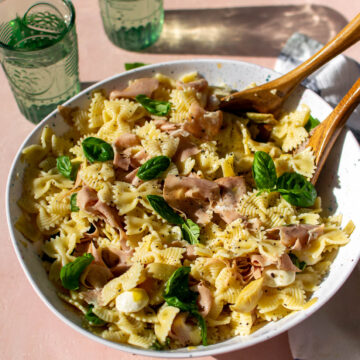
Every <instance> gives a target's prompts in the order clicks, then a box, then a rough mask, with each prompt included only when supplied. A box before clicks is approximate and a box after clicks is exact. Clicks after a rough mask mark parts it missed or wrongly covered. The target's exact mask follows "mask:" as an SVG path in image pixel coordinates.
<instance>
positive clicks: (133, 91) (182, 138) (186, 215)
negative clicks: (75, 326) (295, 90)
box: [15, 73, 354, 350]
mask: <svg viewBox="0 0 360 360" xmlns="http://www.w3.org/2000/svg"><path fill="white" fill-rule="evenodd" d="M230 91H231V90H230V89H228V88H227V87H226V86H224V87H214V86H209V84H208V82H207V81H206V79H203V78H200V77H199V76H198V74H197V73H191V74H187V75H185V76H184V77H183V78H182V79H180V80H178V81H177V80H175V79H172V78H170V77H167V76H164V75H162V74H156V75H155V76H154V77H152V78H140V79H136V80H134V81H132V82H130V83H129V84H128V86H127V87H126V88H125V89H118V90H113V91H112V92H110V94H105V93H104V92H103V91H95V92H93V93H92V95H91V101H90V105H89V108H87V109H71V108H64V107H63V108H61V109H60V112H61V114H62V115H63V117H64V119H65V120H66V121H67V123H68V124H69V126H70V127H69V130H68V131H67V132H66V133H65V134H63V135H62V136H58V135H56V134H55V133H54V132H53V131H52V130H51V128H49V127H46V126H45V127H44V129H43V131H42V135H41V140H40V143H39V144H35V145H31V146H29V147H27V148H25V149H24V150H23V154H22V157H23V159H24V160H25V161H26V162H27V163H28V166H27V168H26V171H25V175H24V179H23V194H22V196H21V198H20V200H19V202H18V204H19V206H20V207H21V209H22V210H23V214H22V216H21V217H20V218H19V220H18V221H17V223H16V224H15V226H16V228H17V229H18V230H19V231H20V232H21V233H22V234H23V235H24V236H25V237H26V238H27V239H28V240H29V241H31V242H33V243H34V244H36V245H38V248H39V249H40V256H41V259H42V261H43V264H44V267H45V269H46V271H47V272H48V274H49V279H50V280H51V281H52V282H53V283H54V284H55V285H56V287H57V289H58V295H59V297H60V298H61V299H63V300H64V301H66V302H67V303H68V304H70V305H71V306H73V307H75V308H77V309H78V311H79V312H80V313H82V314H83V319H84V321H83V324H84V327H86V328H87V329H89V330H90V331H91V332H93V333H95V334H97V335H98V336H101V337H103V338H105V339H108V340H111V341H115V342H121V343H127V344H131V345H134V346H138V347H142V348H152V349H156V350H162V349H174V348H179V347H184V346H197V345H204V346H206V345H208V344H214V343H217V342H220V341H223V340H225V339H228V338H230V337H234V336H238V335H240V336H247V335H249V334H250V333H252V332H254V331H256V330H257V329H259V328H260V327H262V326H264V325H266V324H267V323H268V322H271V321H276V320H278V319H281V318H283V317H285V316H287V315H289V314H290V313H292V312H295V311H299V310H302V309H306V308H307V307H309V306H311V305H312V304H313V303H314V302H315V301H316V298H311V294H312V292H313V291H314V290H315V289H316V288H317V286H318V285H319V283H320V282H321V280H322V278H323V276H324V275H325V274H326V273H327V271H328V269H329V267H330V265H331V262H332V260H333V259H334V257H335V256H336V252H337V250H338V248H339V247H340V246H343V245H345V244H346V243H347V242H348V241H349V236H350V234H351V232H352V231H353V229H354V224H353V223H352V222H349V223H348V224H347V225H346V226H345V227H344V228H342V229H341V227H340V226H341V216H340V215H337V216H330V217H324V216H322V209H321V199H320V198H319V197H318V196H317V192H316V189H315V187H314V186H313V185H312V184H311V183H310V182H309V180H310V179H311V177H312V174H313V172H314V169H315V165H314V156H313V153H312V151H311V150H309V149H305V150H303V151H301V152H297V151H295V150H296V149H297V147H298V146H299V145H300V144H301V143H303V142H304V141H305V140H306V139H307V138H308V136H309V132H310V131H311V129H312V128H313V127H314V126H316V125H317V120H316V119H314V118H313V117H312V116H311V114H310V109H309V107H308V106H307V105H305V104H303V105H302V107H301V108H300V109H299V110H296V111H293V112H288V113H285V112H283V113H281V114H280V115H279V116H277V117H274V116H273V115H272V114H260V113H255V112H246V113H243V114H242V115H241V116H237V115H234V114H230V113H226V112H223V111H221V110H219V99H220V98H221V97H222V96H224V95H227V94H229V93H230Z"/></svg>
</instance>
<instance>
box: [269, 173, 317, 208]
mask: <svg viewBox="0 0 360 360" xmlns="http://www.w3.org/2000/svg"><path fill="white" fill-rule="evenodd" d="M276 191H278V192H279V193H280V194H281V195H282V197H283V198H284V199H285V200H286V201H287V202H288V203H290V204H291V205H295V206H301V207H310V206H313V205H314V203H315V200H316V197H317V192H316V189H315V187H314V185H313V184H311V182H309V181H307V180H306V179H305V177H304V176H302V175H300V174H297V173H289V172H286V173H284V174H282V175H281V176H280V177H279V178H278V180H277V185H276Z"/></svg>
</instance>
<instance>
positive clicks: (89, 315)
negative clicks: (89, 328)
mask: <svg viewBox="0 0 360 360" xmlns="http://www.w3.org/2000/svg"><path fill="white" fill-rule="evenodd" d="M93 308H94V305H89V308H88V309H87V311H86V314H85V319H86V320H87V321H88V322H89V323H90V324H91V325H99V326H101V325H105V324H106V322H105V321H104V320H102V319H100V318H99V317H98V316H97V315H96V314H94V313H93V311H92V309H93Z"/></svg>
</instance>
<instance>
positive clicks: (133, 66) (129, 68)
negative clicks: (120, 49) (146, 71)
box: [124, 62, 148, 71]
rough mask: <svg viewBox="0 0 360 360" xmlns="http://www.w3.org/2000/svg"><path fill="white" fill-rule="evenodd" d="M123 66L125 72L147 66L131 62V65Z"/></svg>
mask: <svg viewBox="0 0 360 360" xmlns="http://www.w3.org/2000/svg"><path fill="white" fill-rule="evenodd" d="M124 65H125V70H126V71H128V70H132V69H136V68H138V67H142V66H145V65H148V64H144V63H142V62H133V63H125V64H124Z"/></svg>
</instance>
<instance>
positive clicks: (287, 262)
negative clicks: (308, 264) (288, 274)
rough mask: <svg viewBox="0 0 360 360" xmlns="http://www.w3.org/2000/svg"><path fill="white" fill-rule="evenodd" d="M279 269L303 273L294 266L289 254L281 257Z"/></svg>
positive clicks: (278, 264)
mask: <svg viewBox="0 0 360 360" xmlns="http://www.w3.org/2000/svg"><path fill="white" fill-rule="evenodd" d="M277 268H278V269H280V270H285V271H294V272H301V270H300V269H299V268H298V267H297V266H295V265H294V264H293V262H292V261H291V259H290V256H289V255H288V254H287V253H284V254H282V255H281V257H280V259H279V260H278V263H277Z"/></svg>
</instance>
